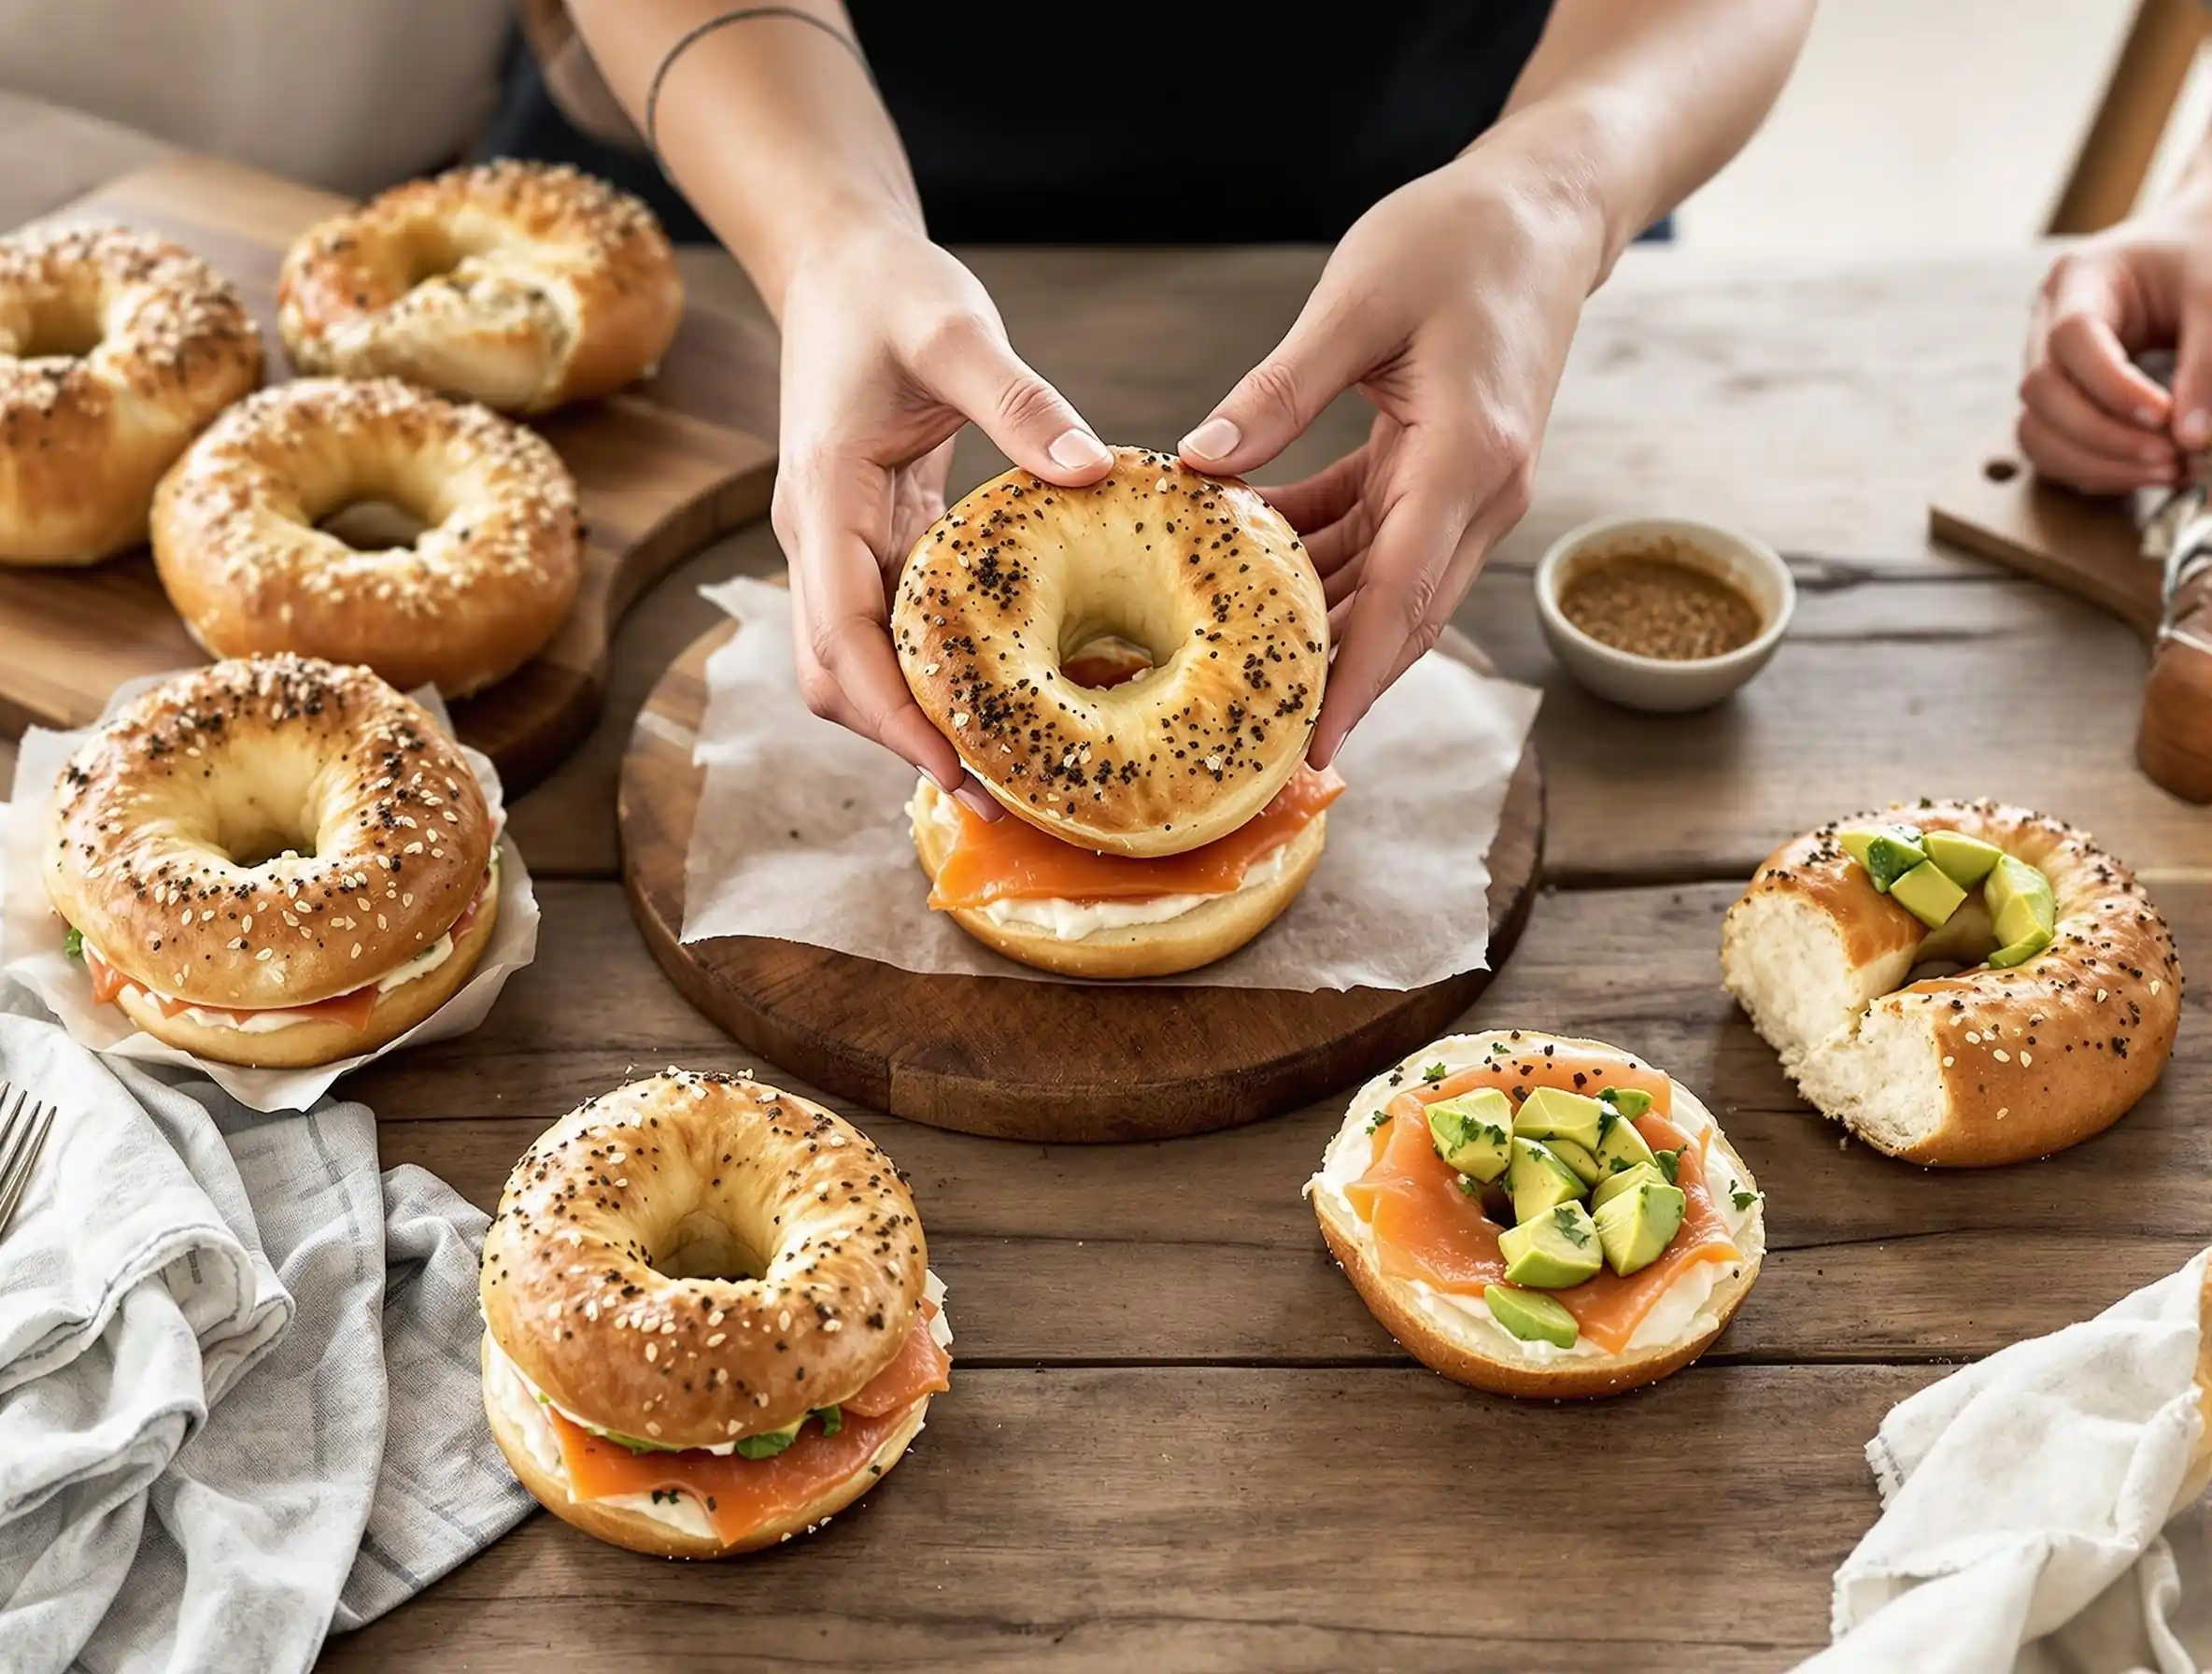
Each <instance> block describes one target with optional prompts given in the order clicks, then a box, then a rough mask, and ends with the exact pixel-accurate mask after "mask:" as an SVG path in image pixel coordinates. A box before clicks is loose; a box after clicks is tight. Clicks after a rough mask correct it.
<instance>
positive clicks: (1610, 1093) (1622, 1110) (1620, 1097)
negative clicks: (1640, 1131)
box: [1597, 1087, 1652, 1122]
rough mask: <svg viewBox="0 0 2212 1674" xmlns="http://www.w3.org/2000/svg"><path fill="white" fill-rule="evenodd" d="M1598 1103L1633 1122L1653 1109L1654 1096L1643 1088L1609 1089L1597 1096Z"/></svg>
mask: <svg viewBox="0 0 2212 1674" xmlns="http://www.w3.org/2000/svg"><path fill="white" fill-rule="evenodd" d="M1597 1102H1598V1103H1599V1104H1601V1105H1605V1106H1607V1107H1609V1109H1611V1110H1614V1111H1616V1112H1618V1113H1619V1114H1622V1115H1624V1116H1626V1117H1627V1118H1628V1119H1629V1120H1630V1121H1631V1122H1633V1121H1635V1120H1636V1119H1637V1117H1638V1116H1640V1115H1642V1114H1644V1112H1646V1111H1648V1110H1650V1109H1651V1108H1652V1095H1651V1094H1649V1093H1647V1092H1645V1091H1644V1090H1643V1088H1641V1087H1608V1088H1606V1090H1605V1091H1604V1092H1602V1093H1600V1094H1598V1095H1597Z"/></svg>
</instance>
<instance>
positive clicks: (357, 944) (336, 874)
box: [45, 657, 492, 1010]
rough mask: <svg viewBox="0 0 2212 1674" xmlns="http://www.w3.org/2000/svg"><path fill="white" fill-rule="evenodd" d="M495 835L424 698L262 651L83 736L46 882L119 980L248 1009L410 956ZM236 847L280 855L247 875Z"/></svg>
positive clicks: (440, 929)
mask: <svg viewBox="0 0 2212 1674" xmlns="http://www.w3.org/2000/svg"><path fill="white" fill-rule="evenodd" d="M333 766H335V767H336V768H338V769H339V771H336V772H333V771H330V770H331V769H332V768H333ZM491 844H492V833H491V816H490V812H489V809H488V808H487V807H486V805H485V802H484V793H483V790H482V789H481V787H478V785H477V784H476V780H475V774H474V773H471V772H470V771H469V766H468V763H467V761H466V760H465V759H463V758H462V756H461V747H460V745H456V744H455V743H454V742H453V741H452V740H451V739H450V738H448V737H447V736H446V735H445V734H444V733H443V732H440V731H438V729H437V727H436V725H435V723H433V722H432V719H431V717H430V716H428V715H427V714H425V713H424V711H423V710H422V708H421V706H420V705H419V704H418V703H416V702H413V701H412V700H411V699H409V698H407V697H405V696H404V695H403V694H402V693H400V692H397V691H394V690H393V689H392V688H390V686H389V685H387V684H386V683H385V682H383V681H381V680H379V679H377V678H376V675H374V674H371V673H370V672H369V671H368V670H367V669H363V668H341V667H337V666H334V665H333V664H331V663H327V662H317V661H312V660H306V659H303V658H296V657H270V658H258V659H255V660H250V661H239V662H220V663H217V664H215V665H213V666H212V667H209V668H203V669H195V670H193V671H192V672H191V673H190V674H180V675H178V676H177V678H175V679H174V680H168V681H164V682H163V684H162V685H160V686H158V687H154V688H151V689H149V690H148V691H146V692H143V693H141V694H140V695H139V696H138V697H136V698H135V699H134V700H132V701H131V702H129V703H127V704H125V705H124V706H123V708H122V709H121V710H120V711H119V712H118V713H117V714H116V715H115V716H113V717H112V718H111V719H110V720H108V721H107V722H106V724H105V725H103V726H102V727H100V728H99V730H98V731H95V732H94V733H93V735H92V737H91V738H90V739H88V740H87V741H86V742H85V743H84V744H83V745H80V746H79V747H78V750H77V752H76V754H74V755H73V756H71V757H70V759H69V760H68V761H67V762H66V763H65V764H64V767H63V769H62V773H61V776H60V778H59V779H58V781H57V782H56V784H55V787H54V794H53V800H52V805H51V808H50V816H49V826H48V840H47V847H46V863H45V877H46V886H47V893H48V895H49V896H50V898H51V900H52V901H53V905H54V909H55V911H57V912H58V913H60V914H61V915H62V916H63V917H64V918H65V919H67V920H68V921H69V922H70V923H71V924H73V925H75V926H76V927H77V928H78V929H79V930H81V931H83V932H84V934H85V936H86V937H87V938H88V939H89V940H90V941H91V942H92V944H93V945H94V946H95V947H97V948H98V949H99V951H100V953H101V955H102V956H103V957H104V958H106V960H107V961H108V963H109V964H110V965H112V966H113V967H114V969H115V970H117V971H119V972H121V973H122V974H123V975H125V976H127V977H130V978H131V979H132V980H134V981H135V982H137V983H139V984H141V985H142V986H146V987H149V988H152V989H154V990H156V991H157V992H160V993H164V994H167V995H169V996H171V997H172V998H173V999H177V1000H185V1001H187V1002H189V1003H191V1004H193V1005H203V1006H226V1007H235V1008H242V1009H248V1010H250V1009H256V1008H265V1007H271V1006H298V1005H309V1004H312V1003H314V1002H315V1001H317V1000H328V999H331V998H333V997H334V996H336V995H340V994H347V993H350V992H352V991H353V990H354V989H356V988H359V987H361V986H362V985H363V984H365V983H370V982H374V981H376V979H377V978H378V977H380V976H382V975H385V974H386V973H388V972H391V971H394V970H397V969H398V968H399V967H400V966H401V965H403V964H404V963H406V962H407V961H408V960H409V959H411V958H415V957H416V956H417V955H418V954H420V953H421V952H423V951H424V950H425V949H426V948H428V947H430V946H431V945H432V944H433V943H435V942H436V941H437V940H438V938H439V937H440V936H442V935H444V934H445V933H446V930H447V927H448V926H450V925H451V924H452V923H453V922H454V921H455V920H456V919H458V918H459V917H460V916H461V913H462V911H463V910H464V909H465V908H466V907H467V906H468V904H469V902H470V901H473V900H474V899H475V894H476V890H477V888H478V887H479V886H480V885H481V883H482V882H483V879H484V874H485V871H486V869H487V868H488V867H489V865H490V862H491ZM240 846H243V847H245V848H248V849H253V848H259V849H261V850H262V852H263V853H267V854H271V855H272V856H273V857H274V858H269V859H266V860H262V861H260V862H259V863H257V864H248V865H240V864H238V863H237V862H236V861H235V860H234V859H232V858H229V856H230V855H231V854H232V853H234V852H237V850H238V848H239V847H240ZM281 848H292V849H296V850H298V851H299V853H297V854H294V855H292V856H291V858H287V857H285V856H284V855H283V854H281V853H278V852H276V851H277V850H279V849H281Z"/></svg>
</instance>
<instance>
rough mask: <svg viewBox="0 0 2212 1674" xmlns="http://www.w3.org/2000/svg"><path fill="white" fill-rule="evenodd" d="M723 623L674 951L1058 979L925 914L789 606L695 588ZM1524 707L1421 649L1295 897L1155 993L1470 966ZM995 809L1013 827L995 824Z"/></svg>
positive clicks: (1395, 978) (1350, 756) (1380, 979)
mask: <svg viewBox="0 0 2212 1674" xmlns="http://www.w3.org/2000/svg"><path fill="white" fill-rule="evenodd" d="M702 593H703V594H704V596H705V597H706V598H708V599H709V600H711V601H712V602H713V603H716V604H718V605H720V606H721V607H722V608H723V609H724V610H726V611H728V612H729V613H730V616H732V617H735V618H736V619H737V621H738V623H739V629H738V632H737V635H736V637H735V638H734V639H732V640H731V641H730V644H728V645H725V646H723V647H722V648H721V649H720V650H718V651H716V653H715V655H714V656H713V658H711V659H710V660H708V663H707V693H708V695H707V713H706V719H705V721H704V723H703V725H702V728H701V730H700V735H699V739H698V743H697V745H695V746H694V750H693V759H695V760H697V761H698V762H699V763H701V764H702V766H703V767H704V768H705V769H706V779H705V783H704V785H703V786H702V790H701V796H700V802H699V817H698V820H697V822H696V823H695V824H694V825H693V827H692V830H691V846H690V851H689V853H688V855H687V856H686V859H685V884H684V900H685V912H684V929H683V939H684V940H685V941H686V942H698V941H703V940H705V939H707V938H709V937H714V936H768V937H773V938H776V939H778V940H781V941H787V942H802V943H812V944H813V945H815V946H817V947H828V948H833V949H835V950H837V951H839V952H841V953H849V954H858V955H859V956H860V957H861V958H870V959H878V960H881V961H883V962H884V963H886V964H888V965H896V966H898V967H899V968H900V969H901V970H905V971H916V972H928V973H937V974H948V975H972V976H1017V977H1028V978H1031V979H1033V980H1036V981H1040V982H1064V981H1067V980H1069V979H1067V978H1064V977H1056V976H1054V975H1052V974H1051V973H1050V972H1042V971H1033V970H1031V969H1030V968H1029V967H1028V966H1027V965H1017V964H1015V963H1014V961H1013V960H1011V959H1007V958H1001V957H1000V956H999V955H998V954H995V953H993V952H991V951H990V950H989V949H988V948H986V947H985V946H983V945H982V944H981V943H977V942H975V941H973V940H971V938H970V937H969V936H968V934H967V933H966V932H965V931H964V930H962V929H960V928H959V927H958V926H957V925H956V924H954V923H953V921H952V920H951V919H950V918H948V917H947V916H945V915H943V914H942V913H933V912H931V911H930V910H929V905H928V899H929V878H928V875H927V874H926V873H925V872H923V871H922V868H921V863H920V862H919V861H918V860H917V859H915V852H914V841H913V838H912V836H911V835H910V826H909V823H908V819H907V816H906V803H907V801H908V799H909V798H910V797H911V796H912V795H913V793H914V787H915V775H914V770H913V769H911V768H909V767H908V766H907V765H906V764H905V763H904V762H902V761H900V759H898V758H897V757H895V756H893V755H892V754H891V753H890V752H889V751H887V750H885V749H882V748H880V747H878V746H877V745H873V744H871V743H869V742H868V741H867V740H865V739H862V738H859V737H857V736H855V735H854V734H853V733H850V732H848V731H845V730H844V728H842V727H839V726H836V725H834V724H832V723H831V722H829V721H825V720H820V719H818V718H816V717H815V716H814V715H812V714H811V713H809V712H808V710H807V707H806V705H805V703H804V702H803V701H801V698H800V695H799V684H798V676H797V674H796V673H795V671H794V666H793V663H792V660H791V643H790V642H791V635H790V615H791V602H790V596H789V594H787V592H785V591H784V590H783V589H780V588H774V587H770V586H768V585H766V584H765V583H762V582H758V581H750V580H743V579H741V580H736V581H730V582H726V583H723V584H722V585H720V586H718V587H711V588H705V589H702ZM1537 702H1538V694H1537V693H1536V691H1534V690H1533V689H1531V688H1528V687H1524V686H1517V685H1515V684H1513V683H1512V682H1510V681H1507V680H1496V679H1485V678H1484V677H1482V675H1480V674H1476V673H1475V672H1474V671H1473V670H1471V669H1469V668H1468V667H1467V666H1466V665H1465V664H1463V663H1460V662H1456V661H1453V660H1451V659H1449V658H1446V657H1441V656H1437V655H1434V654H1431V655H1430V656H1427V657H1425V658H1423V659H1422V660H1421V661H1420V662H1418V663H1416V664H1415V665H1414V666H1413V667H1412V668H1411V669H1410V670H1409V671H1407V673H1406V675H1405V677H1404V678H1403V679H1401V680H1399V681H1398V683H1397V685H1396V686H1395V687H1393V688H1391V689H1390V690H1389V691H1388V692H1386V693H1384V694H1383V696H1382V701H1381V702H1378V703H1377V704H1376V705H1375V707H1374V709H1373V711H1372V712H1371V713H1370V714H1369V715H1368V717H1367V719H1366V720H1364V721H1362V722H1361V723H1360V725H1359V728H1358V730H1357V731H1354V733H1353V735H1352V737H1351V739H1350V741H1349V742H1348V743H1347V744H1346V745H1345V746H1344V749H1343V751H1342V752H1341V753H1340V756H1339V758H1338V766H1339V768H1340V771H1341V772H1342V773H1343V775H1344V778H1345V781H1346V782H1347V784H1348V785H1349V787H1350V788H1349V789H1347V790H1346V791H1345V793H1344V794H1343V796H1341V797H1340V798H1339V799H1338V801H1337V803H1336V805H1335V806H1334V807H1332V808H1331V809H1330V810H1329V814H1328V846H1327V848H1326V850H1325V851H1324V852H1323V854H1322V858H1321V863H1320V865H1319V866H1317V867H1316V868H1315V869H1314V872H1313V876H1312V880H1311V881H1310V882H1309V883H1308V884H1307V886H1306V888H1305V892H1304V893H1303V894H1302V895H1301V896H1299V898H1298V899H1297V901H1295V902H1293V903H1292V904H1291V906H1290V908H1289V909H1288V910H1287V911H1286V912H1284V914H1283V916H1282V917H1280V918H1278V919H1277V920H1276V921H1275V922H1274V924H1273V925H1272V926H1271V927H1269V929H1268V930H1267V931H1266V932H1265V933H1264V934H1262V935H1261V936H1260V937H1259V938H1258V939H1257V940H1256V941H1255V942H1253V943H1250V944H1249V945H1247V946H1246V947H1244V948H1243V949H1241V951H1239V952H1238V953H1236V954H1234V955H1232V956H1231V957H1229V958H1227V959H1223V960H1221V961H1219V962H1218V963H1216V964H1212V965H1209V966H1206V967H1204V968H1203V969H1201V970H1198V971H1193V972H1186V973H1185V974H1184V975H1181V976H1175V977H1168V978H1163V979H1161V980H1162V981H1163V982H1164V983H1165V984H1166V985H1168V986H1209V987H1212V986H1221V987H1239V988H1287V989H1296V990H1300V991H1310V990H1312V989H1316V988H1352V987H1363V988H1415V987H1422V986H1426V985H1428V984H1430V983H1434V982H1438V981H1440V980H1441V979H1443V978H1445V977H1447V976H1452V975H1454V974H1456V973H1457V972H1463V971H1473V970H1477V969H1480V968H1481V967H1482V965H1483V962H1484V958H1485V955H1486V953H1487V951H1488V944H1489V939H1490V915H1489V908H1488V904H1487V901H1486V900H1485V897H1486V895H1487V893H1488V891H1489V887H1490V872H1489V868H1488V867H1487V866H1486V865H1485V864H1484V856H1485V855H1486V854H1487V853H1488V852H1489V848H1490V844H1491V840H1492V839H1493V838H1494V837H1495V836H1496V834H1497V822H1498V816H1499V811H1500V809H1501V808H1502V806H1503V804H1504V802H1505V794H1506V787H1507V785H1508V783H1509V782H1510V779H1511V777H1512V773H1513V768H1514V766H1515V764H1516V763H1518V762H1519V760H1520V759H1521V749H1522V745H1523V744H1524V741H1525V740H1526V738H1527V735H1528V728H1529V724H1530V722H1531V721H1533V720H1534V719H1535V717H1536V709H1537ZM1010 817H1011V816H1010Z"/></svg>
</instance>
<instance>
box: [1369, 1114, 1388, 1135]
mask: <svg viewBox="0 0 2212 1674" xmlns="http://www.w3.org/2000/svg"><path fill="white" fill-rule="evenodd" d="M1389 1120H1390V1113H1389V1112H1388V1111H1386V1110H1379V1111H1377V1112H1376V1113H1375V1114H1373V1115H1371V1116H1369V1117H1368V1132H1369V1133H1372V1132H1374V1131H1375V1129H1376V1128H1380V1127H1382V1124H1383V1123H1385V1122H1387V1121H1389Z"/></svg>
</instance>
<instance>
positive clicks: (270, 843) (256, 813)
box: [215, 798, 315, 867]
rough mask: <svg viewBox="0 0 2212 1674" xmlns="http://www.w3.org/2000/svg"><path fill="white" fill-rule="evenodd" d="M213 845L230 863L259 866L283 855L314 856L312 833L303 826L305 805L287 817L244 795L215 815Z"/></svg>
mask: <svg viewBox="0 0 2212 1674" xmlns="http://www.w3.org/2000/svg"><path fill="white" fill-rule="evenodd" d="M217 822H218V823H217V825H216V829H215V846H216V847H217V848H219V849H220V850H221V851H222V852H223V853H224V854H225V855H227V856H229V857H230V860H231V864H232V865H234V866H248V867H251V866H261V865H264V864H266V863H267V862H268V861H271V860H275V859H278V858H282V857H284V856H286V855H291V856H293V857H295V858H299V859H302V860H312V859H313V858H315V833H314V832H313V831H311V830H308V829H307V815H306V809H305V807H301V808H297V809H294V810H292V811H291V815H290V816H289V817H287V816H285V814H283V813H282V812H279V811H277V810H274V809H270V808H266V807H263V806H262V803H261V802H260V801H259V800H258V799H254V798H248V799H247V800H246V801H245V802H240V803H238V804H236V805H235V806H230V805H226V806H225V807H223V808H222V810H221V811H220V813H219V814H218V816H217Z"/></svg>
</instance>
